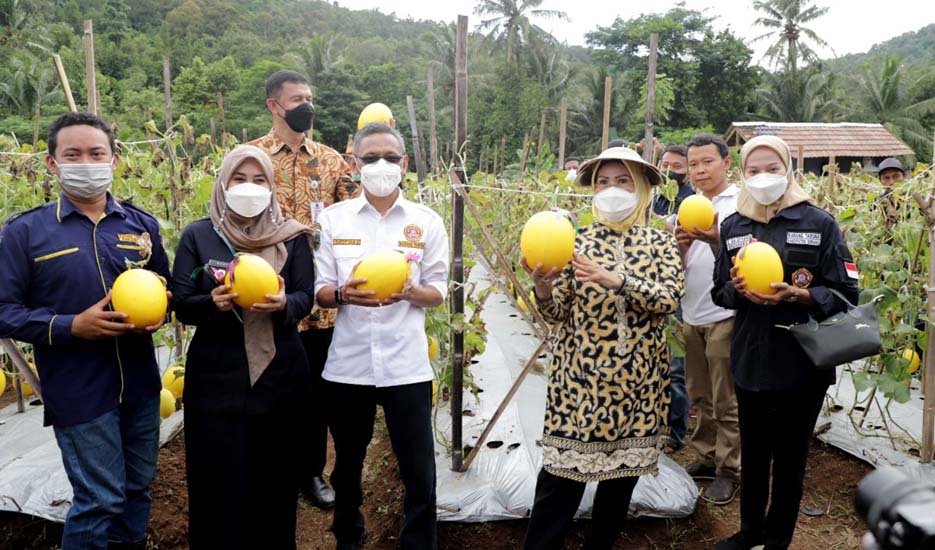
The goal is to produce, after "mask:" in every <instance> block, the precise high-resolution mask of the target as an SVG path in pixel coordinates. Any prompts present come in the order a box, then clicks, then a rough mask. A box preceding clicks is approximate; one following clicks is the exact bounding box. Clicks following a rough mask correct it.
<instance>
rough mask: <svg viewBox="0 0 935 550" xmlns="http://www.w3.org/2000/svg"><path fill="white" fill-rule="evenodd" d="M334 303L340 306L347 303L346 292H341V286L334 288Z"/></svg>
mask: <svg viewBox="0 0 935 550" xmlns="http://www.w3.org/2000/svg"><path fill="white" fill-rule="evenodd" d="M334 303H336V304H338V305H339V306H343V305H347V300H345V299H344V293H343V292H341V287H337V288H336V289H334Z"/></svg>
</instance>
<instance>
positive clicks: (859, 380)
mask: <svg viewBox="0 0 935 550" xmlns="http://www.w3.org/2000/svg"><path fill="white" fill-rule="evenodd" d="M851 381H852V382H853V383H854V389H855V390H857V393H863V392H865V391H867V390H869V389H870V388H872V387H873V381H872V380H871V379H870V375H869V374H867V372H866V371H855V372H853V373H851Z"/></svg>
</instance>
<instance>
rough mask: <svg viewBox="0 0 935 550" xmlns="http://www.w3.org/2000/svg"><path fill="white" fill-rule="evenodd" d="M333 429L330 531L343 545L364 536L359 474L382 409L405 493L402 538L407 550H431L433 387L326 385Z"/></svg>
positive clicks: (433, 517) (433, 538)
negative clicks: (333, 452) (333, 494)
mask: <svg viewBox="0 0 935 550" xmlns="http://www.w3.org/2000/svg"><path fill="white" fill-rule="evenodd" d="M325 384H326V386H327V391H328V395H329V399H330V403H331V405H330V407H329V410H330V412H331V415H330V417H329V423H330V426H331V436H332V437H333V438H334V450H335V464H334V472H333V473H332V474H331V483H332V485H333V486H334V490H335V508H334V521H333V523H332V525H331V530H332V531H333V532H334V536H335V538H337V539H338V541H339V542H346V543H354V542H357V541H360V540H361V539H362V537H363V535H364V516H363V514H361V513H360V505H361V504H362V503H363V500H364V497H363V488H362V486H361V472H362V471H363V467H364V458H366V456H367V446H368V445H369V444H370V440H371V438H372V437H373V421H374V417H375V415H376V408H377V405H378V404H379V405H380V406H382V407H383V414H384V416H385V417H386V429H387V432H388V433H389V436H390V443H391V444H392V446H393V452H394V453H395V454H396V460H397V462H399V473H400V476H401V477H402V480H403V486H404V487H405V488H406V496H405V500H404V501H403V514H404V517H403V522H402V529H401V533H400V537H399V543H400V548H402V549H403V550H432V549H434V548H435V547H436V532H435V522H436V515H435V439H434V436H433V434H432V383H431V382H420V383H418V384H407V385H405V386H393V387H387V388H376V387H373V386H356V385H351V384H337V383H334V382H326V383H325Z"/></svg>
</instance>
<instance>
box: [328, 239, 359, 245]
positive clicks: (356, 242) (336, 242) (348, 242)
mask: <svg viewBox="0 0 935 550" xmlns="http://www.w3.org/2000/svg"><path fill="white" fill-rule="evenodd" d="M334 246H360V239H335V240H334Z"/></svg>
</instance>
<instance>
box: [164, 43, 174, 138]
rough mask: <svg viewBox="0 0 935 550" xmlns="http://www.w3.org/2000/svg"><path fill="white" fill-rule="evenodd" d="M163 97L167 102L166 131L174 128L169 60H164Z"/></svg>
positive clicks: (166, 58) (165, 58)
mask: <svg viewBox="0 0 935 550" xmlns="http://www.w3.org/2000/svg"><path fill="white" fill-rule="evenodd" d="M162 95H163V96H164V99H165V102H166V131H169V128H171V127H172V72H171V71H170V70H169V58H168V57H163V58H162Z"/></svg>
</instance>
